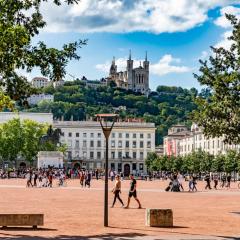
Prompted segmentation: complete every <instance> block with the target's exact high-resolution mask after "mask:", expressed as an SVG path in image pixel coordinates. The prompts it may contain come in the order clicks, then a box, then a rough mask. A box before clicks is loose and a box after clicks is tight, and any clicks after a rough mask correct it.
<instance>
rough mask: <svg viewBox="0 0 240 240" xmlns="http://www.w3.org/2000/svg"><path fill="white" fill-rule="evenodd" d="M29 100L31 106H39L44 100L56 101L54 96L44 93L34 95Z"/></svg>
mask: <svg viewBox="0 0 240 240" xmlns="http://www.w3.org/2000/svg"><path fill="white" fill-rule="evenodd" d="M27 100H28V103H29V104H30V105H37V104H38V103H39V102H41V101H42V100H46V101H50V102H53V101H54V96H53V95H52V94H44V93H42V94H33V95H31V96H30V97H29V98H28V99H27Z"/></svg>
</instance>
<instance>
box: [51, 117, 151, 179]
mask: <svg viewBox="0 0 240 240" xmlns="http://www.w3.org/2000/svg"><path fill="white" fill-rule="evenodd" d="M53 125H54V128H60V129H61V130H62V133H63V136H62V137H61V143H65V144H67V146H68V151H67V159H68V164H70V165H71V166H74V165H75V166H76V167H82V168H87V169H96V168H99V169H103V168H104V162H105V146H106V145H105V138H104V135H103V133H102V129H101V127H100V123H99V122H96V121H54V124H53ZM154 151H155V125H154V124H153V123H143V122H139V123H137V122H116V123H115V125H114V128H113V130H112V133H111V136H110V138H109V168H110V169H113V170H116V171H117V172H123V173H124V174H125V175H129V173H130V172H133V173H143V172H146V168H145V164H144V160H145V158H146V157H147V154H148V152H154Z"/></svg>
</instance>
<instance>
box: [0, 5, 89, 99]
mask: <svg viewBox="0 0 240 240" xmlns="http://www.w3.org/2000/svg"><path fill="white" fill-rule="evenodd" d="M47 1H48V0H31V1H22V0H0V9H1V11H0V32H1V35H0V76H1V80H0V85H2V86H3V87H4V88H3V89H4V91H5V93H6V94H7V95H8V96H10V97H11V99H13V100H15V101H20V102H23V99H26V97H28V96H29V91H30V90H31V88H30V85H29V84H28V82H27V81H26V79H25V78H24V77H22V76H21V75H20V74H19V73H18V72H19V71H18V70H19V69H21V70H25V71H27V72H31V71H32V69H33V68H35V67H38V68H39V69H40V71H41V73H42V75H43V76H47V77H49V78H50V79H51V80H52V81H58V80H60V79H62V78H64V76H65V74H66V66H67V64H68V62H69V61H70V60H72V59H76V60H78V59H79V58H80V56H79V55H78V53H77V49H78V48H81V47H82V45H84V44H86V40H78V41H75V42H73V43H69V44H64V45H63V47H62V49H56V48H48V47H47V46H46V44H45V43H44V42H42V41H41V42H39V43H37V44H36V45H32V39H33V38H34V37H35V36H36V35H38V34H39V31H40V30H41V29H43V28H44V27H45V26H46V24H47V23H46V22H45V21H44V19H43V16H42V14H41V11H40V7H41V5H42V4H43V3H44V2H47ZM49 1H50V0H49ZM52 2H53V3H54V4H55V5H57V6H59V5H61V4H74V3H78V2H79V0H65V1H62V0H52Z"/></svg>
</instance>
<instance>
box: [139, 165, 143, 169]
mask: <svg viewBox="0 0 240 240" xmlns="http://www.w3.org/2000/svg"><path fill="white" fill-rule="evenodd" d="M139 170H141V171H142V170H143V163H140V164H139Z"/></svg>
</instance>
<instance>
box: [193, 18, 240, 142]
mask: <svg viewBox="0 0 240 240" xmlns="http://www.w3.org/2000/svg"><path fill="white" fill-rule="evenodd" d="M226 17H227V19H228V20H229V21H230V22H231V25H232V35H231V36H230V37H229V38H228V39H229V41H231V47H230V49H225V48H223V47H211V49H212V52H213V54H212V56H210V57H209V60H208V61H207V60H205V61H204V60H200V63H201V67H200V69H199V71H200V73H199V74H195V75H194V76H195V77H196V78H197V80H198V81H199V82H200V83H201V84H202V85H204V86H207V87H208V91H209V92H210V93H211V94H208V95H205V97H204V96H199V97H198V99H197V104H198V109H197V110H196V111H195V114H194V115H195V120H196V122H198V124H199V125H200V126H202V127H203V130H204V133H205V134H206V135H207V136H210V137H220V136H224V137H225V141H226V142H229V143H240V71H239V69H240V20H238V19H237V18H236V17H235V16H233V15H229V14H226Z"/></svg>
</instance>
